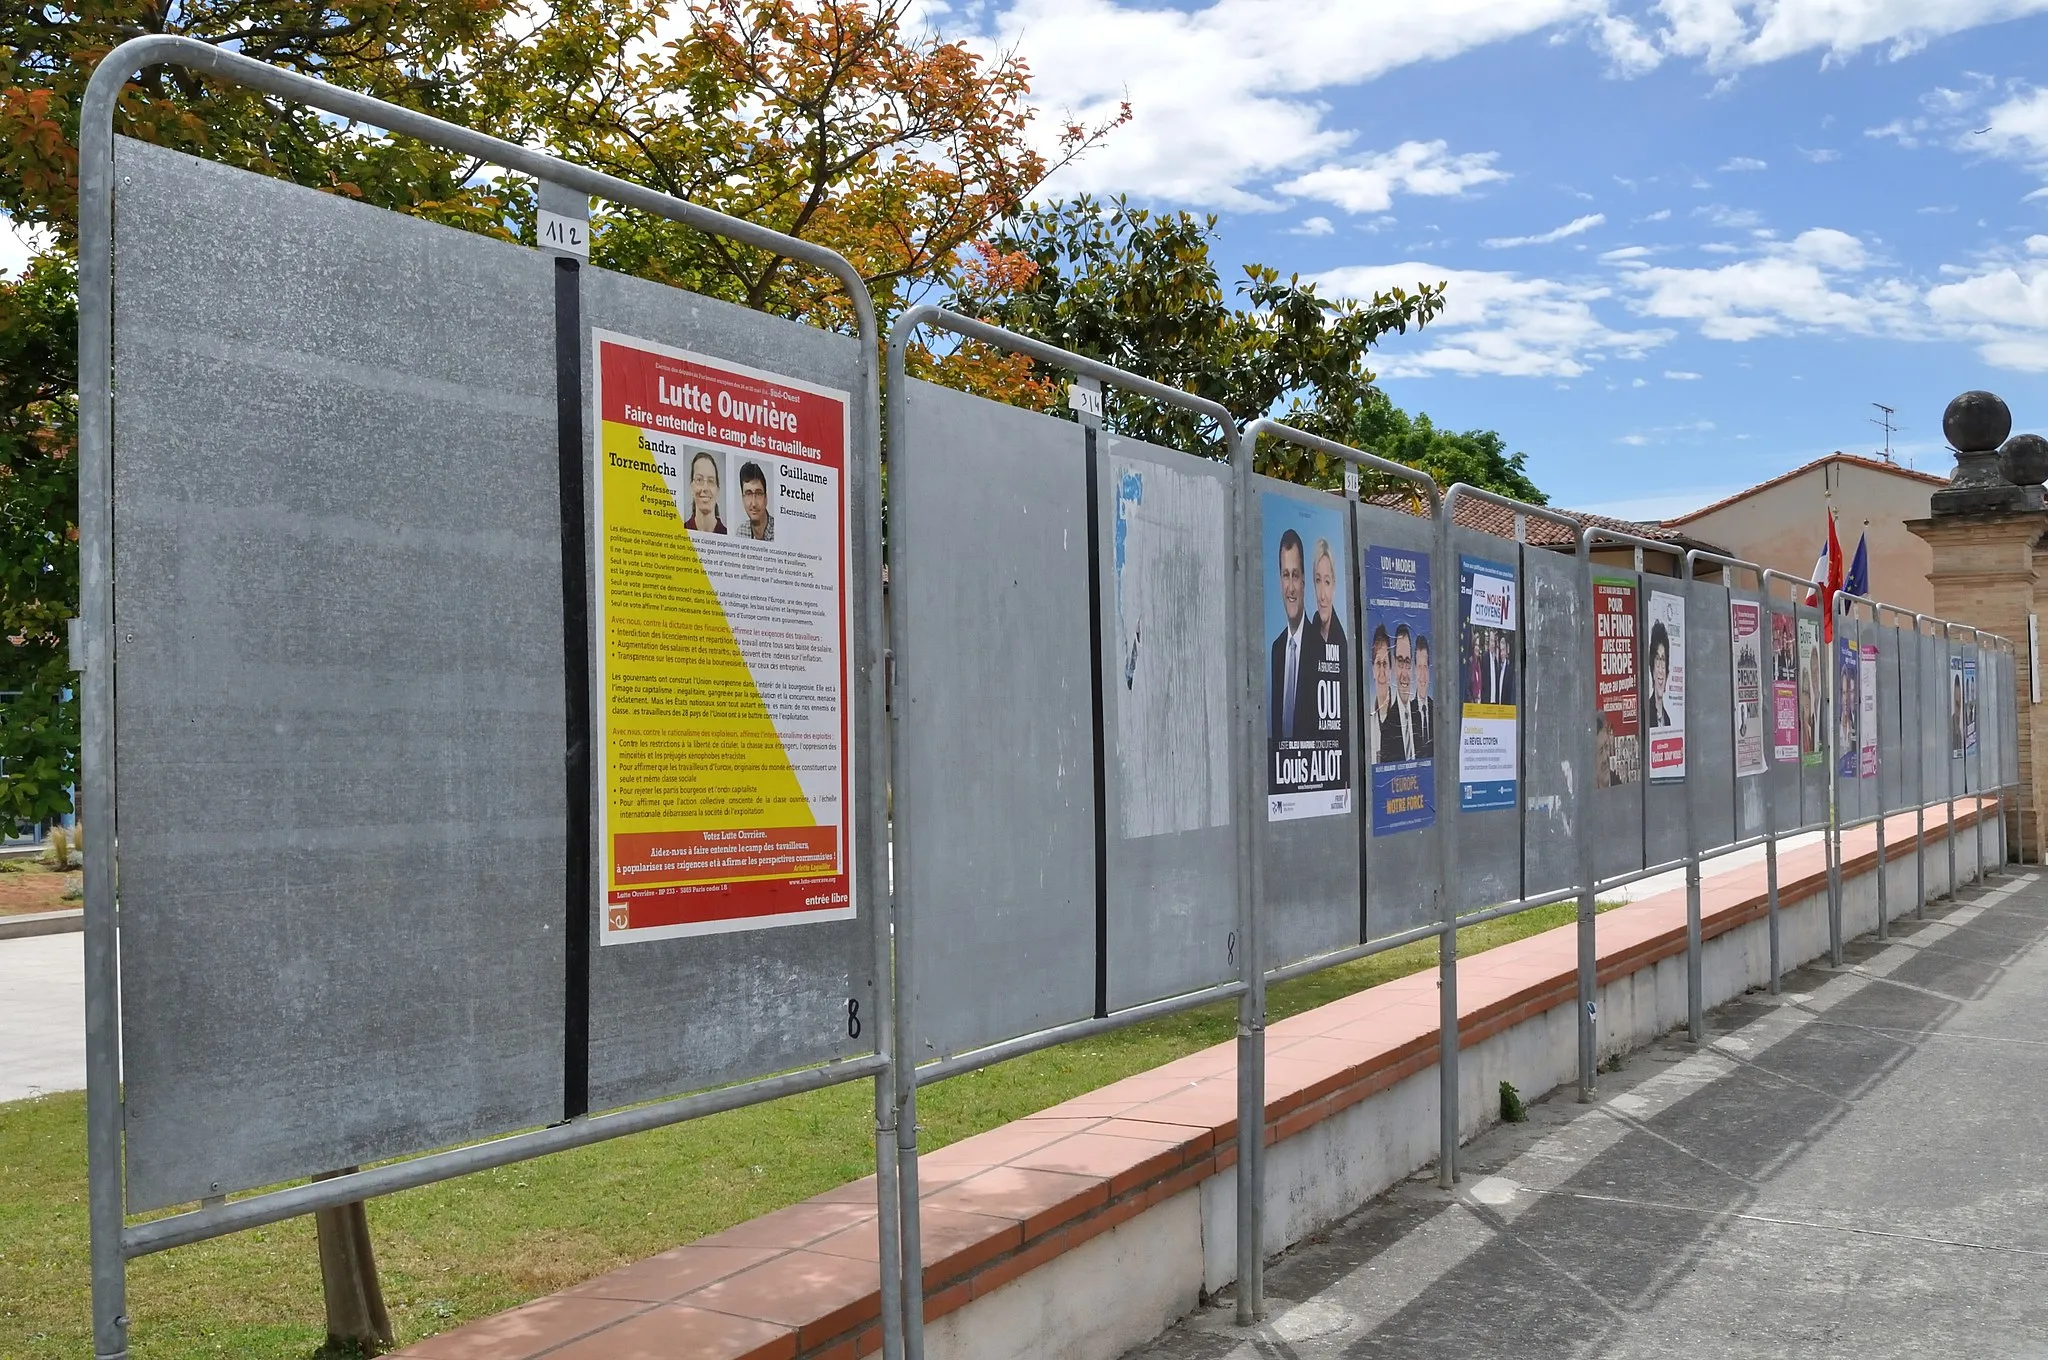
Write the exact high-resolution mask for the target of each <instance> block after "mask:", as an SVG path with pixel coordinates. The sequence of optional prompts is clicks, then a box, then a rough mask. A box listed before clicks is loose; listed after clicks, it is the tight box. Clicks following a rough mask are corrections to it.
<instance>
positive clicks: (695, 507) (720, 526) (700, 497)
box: [683, 453, 725, 534]
mask: <svg viewBox="0 0 2048 1360" xmlns="http://www.w3.org/2000/svg"><path fill="white" fill-rule="evenodd" d="M683 523H684V524H685V525H687V526H689V527H690V528H692V529H694V530H696V531H697V532H698V533H700V534H722V533H724V532H725V521H724V520H722V519H720V518H719V517H718V460H717V459H716V458H713V457H712V456H711V455H710V454H708V453H699V454H698V455H697V456H696V457H695V458H692V459H691V460H690V516H689V518H688V519H686V520H684V521H683Z"/></svg>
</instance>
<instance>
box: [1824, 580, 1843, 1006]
mask: <svg viewBox="0 0 2048 1360" xmlns="http://www.w3.org/2000/svg"><path fill="white" fill-rule="evenodd" d="M1827 608H1828V624H1829V626H1828V628H1827V629H1826V630H1825V631H1826V635H1827V640H1826V653H1827V655H1826V661H1827V680H1828V684H1827V690H1828V693H1827V700H1826V710H1827V724H1828V825H1827V846H1828V849H1827V860H1828V962H1829V963H1830V964H1832V965H1833V966H1834V967H1836V968H1840V967H1841V966H1842V797H1841V794H1842V769H1841V766H1842V753H1841V745H1842V732H1841V721H1840V718H1841V715H1840V714H1838V713H1836V712H1835V706H1836V704H1837V702H1838V701H1839V700H1840V697H1841V696H1840V695H1839V693H1838V692H1837V687H1838V686H1839V684H1840V677H1839V676H1837V675H1836V674H1835V670H1836V653H1837V652H1839V651H1840V650H1841V645H1842V640H1841V638H1840V637H1839V636H1838V635H1836V628H1835V625H1836V624H1837V622H1838V621H1839V620H1840V618H1841V614H1842V607H1841V602H1840V601H1839V600H1829V601H1828V606H1827Z"/></svg>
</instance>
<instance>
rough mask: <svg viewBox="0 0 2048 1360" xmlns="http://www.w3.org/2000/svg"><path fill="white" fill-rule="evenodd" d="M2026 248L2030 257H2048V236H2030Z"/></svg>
mask: <svg viewBox="0 0 2048 1360" xmlns="http://www.w3.org/2000/svg"><path fill="white" fill-rule="evenodd" d="M2026 246H2027V254H2029V255H2048V236H2029V237H2028V238H2027V241H2026Z"/></svg>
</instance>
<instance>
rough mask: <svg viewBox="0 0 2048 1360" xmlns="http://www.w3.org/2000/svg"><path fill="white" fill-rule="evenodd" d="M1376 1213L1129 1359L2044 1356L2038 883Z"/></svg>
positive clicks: (1866, 944)
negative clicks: (1258, 1297)
mask: <svg viewBox="0 0 2048 1360" xmlns="http://www.w3.org/2000/svg"><path fill="white" fill-rule="evenodd" d="M1709 1028H1710V1030H1711V1034H1710V1040H1711V1042H1710V1043H1709V1044H1708V1045H1707V1046H1706V1047H1704V1048H1702V1049H1699V1050H1695V1049H1694V1048H1693V1046H1692V1045H1691V1044H1689V1043H1686V1042H1684V1041H1683V1039H1682V1037H1681V1038H1677V1039H1670V1040H1666V1041H1665V1042H1663V1043H1662V1044H1660V1045H1658V1046H1656V1047H1653V1048H1651V1049H1648V1050H1645V1051H1642V1052H1638V1053H1636V1054H1634V1055H1632V1056H1630V1057H1629V1059H1628V1060H1627V1062H1626V1065H1625V1067H1624V1070H1623V1071H1622V1072H1620V1073H1618V1074H1614V1075H1611V1076H1603V1078H1602V1086H1601V1090H1600V1093H1599V1096H1598V1098H1597V1101H1596V1103H1595V1104H1593V1105H1590V1106H1587V1105H1579V1104H1578V1103H1576V1102H1575V1101H1574V1100H1573V1099H1572V1095H1571V1092H1570V1090H1569V1089H1566V1090H1562V1091H1560V1092H1558V1093H1557V1094H1556V1095H1555V1096H1553V1097H1552V1098H1551V1099H1549V1100H1547V1101H1544V1102H1541V1103H1539V1104H1535V1105H1532V1106H1531V1107H1530V1120H1529V1122H1528V1123H1526V1124H1520V1125H1505V1126H1501V1127H1498V1128H1496V1129H1494V1130H1493V1131H1492V1132H1490V1133H1488V1134H1486V1135H1484V1136H1483V1137H1481V1138H1480V1139H1478V1140H1477V1141H1476V1142H1475V1143H1474V1144H1473V1145H1472V1146H1471V1147H1469V1148H1468V1149H1467V1150H1466V1160H1465V1163H1464V1166H1463V1177H1462V1180H1461V1183H1460V1185H1459V1187H1458V1189H1457V1191H1456V1192H1455V1194H1454V1195H1453V1194H1445V1193H1444V1192H1441V1191H1439V1190H1437V1189H1436V1188H1435V1184H1434V1179H1433V1176H1431V1177H1428V1178H1422V1179H1417V1180H1414V1181H1410V1182H1408V1183H1406V1184H1404V1185H1402V1186H1400V1187H1398V1188H1397V1189H1395V1190H1393V1191H1391V1192H1389V1193H1388V1194H1386V1195H1384V1196H1382V1197H1380V1198H1379V1199H1377V1200H1374V1201H1373V1202H1372V1203H1370V1204H1368V1205H1367V1206H1366V1207H1365V1208H1363V1209H1362V1210H1360V1211H1359V1212H1358V1213H1357V1214H1355V1215H1354V1216H1353V1217H1352V1218H1351V1219H1350V1220H1348V1221H1347V1222H1345V1223H1344V1224H1343V1225H1342V1226H1341V1227H1340V1228H1338V1229H1337V1230H1335V1231H1334V1232H1332V1233H1331V1234H1329V1235H1328V1236H1327V1237H1326V1238H1324V1239H1321V1240H1318V1241H1316V1242H1313V1243H1310V1244H1308V1245H1305V1246H1303V1247H1300V1248H1297V1249H1296V1250H1294V1251H1292V1252H1290V1253H1288V1255H1287V1256H1286V1257H1284V1258H1283V1259H1282V1260H1280V1261H1279V1262H1277V1263H1275V1264H1274V1265H1273V1266H1271V1267H1270V1268H1269V1269H1268V1271H1267V1277H1266V1278H1267V1295H1268V1304H1269V1319H1268V1321H1267V1322H1266V1323H1264V1324H1262V1325H1261V1326H1260V1327H1259V1328H1258V1329H1256V1330H1255V1331H1250V1332H1247V1331H1244V1330H1240V1329H1238V1328H1235V1327H1233V1326H1232V1325H1230V1324H1231V1317H1232V1308H1233V1303H1232V1301H1231V1299H1230V1298H1229V1297H1228V1295H1227V1294H1226V1295H1225V1296H1223V1297H1221V1298H1219V1299H1218V1300H1217V1301H1216V1303H1215V1304H1214V1306H1211V1307H1209V1308H1205V1309H1204V1310H1202V1311H1201V1312H1199V1313H1197V1314H1196V1315H1195V1316H1193V1317H1191V1318H1189V1319H1188V1320H1187V1321H1186V1322H1184V1323H1183V1324H1182V1325H1181V1326H1179V1327H1177V1328H1175V1329H1174V1330H1173V1331H1172V1332H1170V1333H1168V1334H1167V1335H1166V1336H1164V1337H1162V1338H1161V1339H1160V1340H1159V1341H1157V1342H1155V1343H1153V1344H1152V1345H1151V1346H1148V1347H1145V1348H1142V1349H1141V1350H1139V1351H1137V1352H1134V1353H1133V1356H1134V1357H1144V1358H1145V1360H1166V1358H1167V1357H1173V1358H1174V1360H1218V1358H1220V1357H1231V1360H1249V1358H1250V1357H1255V1356H1256V1357H1287V1358H1288V1360H1334V1358H1335V1357H1340V1356H1341V1357H1363V1356H1402V1357H1409V1356H1414V1357H1436V1356H1444V1357H1463V1356H1490V1355H1502V1356H1515V1357H1518V1358H1519V1360H1547V1358H1548V1357H1564V1356H1575V1357H1582V1356H1599V1357H1643V1358H1644V1360H1671V1357H1674V1356H1686V1357H1697V1356H1726V1357H1737V1356H1740V1357H1751V1356H1760V1355H1782V1356H1810V1355H1843V1356H1856V1357H1873V1356H1902V1357H1903V1356H1926V1355H1965V1354H1978V1355H1997V1356H2048V1138H2044V1137H2043V1135H2042V1132H2041V1130H2042V1127H2043V1115H2042V1102H2043V1099H2044V1097H2048V879H2044V878H2042V877H2041V876H2040V875H2037V874H2034V873H2025V874H2019V875H2006V876H2001V877H2000V878H1997V879H1994V880H1991V881H1990V883H1989V884H1987V885H1986V886H1985V887H1984V888H1983V889H1981V890H1969V889H1966V890H1965V891H1964V893H1963V894H1962V900H1961V901H1960V902H1959V903H1957V904H1955V905H1954V907H1953V908H1950V907H1949V904H1946V903H1943V904H1940V905H1939V907H1938V908H1930V909H1929V919H1928V920H1927V921H1926V922H1924V923H1921V922H1913V921H1904V922H1900V923H1898V924H1897V925H1896V926H1895V935H1894V939H1893V942H1892V943H1891V944H1889V945H1879V944H1878V943H1877V942H1876V941H1874V940H1870V939H1867V938H1866V939H1863V940H1859V941H1856V942H1854V943H1853V944H1852V945H1851V947H1850V950H1849V966H1848V967H1847V968H1845V969H1843V970H1841V971H1835V970H1830V969H1826V968H1820V969H1808V970H1803V971H1801V972H1799V973H1795V974H1793V975H1791V976H1790V977H1788V978H1787V980H1786V986H1785V992H1784V995H1782V996H1780V997H1775V998H1773V997H1770V996H1767V995H1764V994H1762V993H1752V994H1750V996H1748V997H1746V998H1745V999H1744V1000H1742V1001H1740V1002H1737V1003H1735V1004H1733V1005H1730V1006H1728V1007H1724V1008H1723V1009H1721V1010H1720V1011H1717V1012H1714V1013H1713V1014H1712V1015H1711V1016H1710V1017H1709Z"/></svg>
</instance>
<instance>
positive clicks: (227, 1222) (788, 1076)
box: [121, 1053, 889, 1258]
mask: <svg viewBox="0 0 2048 1360" xmlns="http://www.w3.org/2000/svg"><path fill="white" fill-rule="evenodd" d="M888 1070H889V1060H888V1059H886V1058H884V1057H882V1056H881V1055H880V1054H875V1053H870V1054H866V1055H864V1056H862V1057H858V1058H848V1059H846V1060H845V1061H843V1062H836V1063H828V1064H826V1065H825V1066H823V1067H811V1068H806V1069H804V1070H803V1071H801V1072H783V1073H779V1074H777V1075H775V1076H772V1077H766V1078H763V1079H762V1080H760V1081H748V1082H742V1083H740V1084H739V1085H737V1086H721V1087H720V1088H718V1089H717V1090H715V1091H701V1092H699V1093H697V1094H696V1095H688V1096H679V1097H677V1098H676V1099H674V1100H664V1101H660V1102H658V1103H656V1104H653V1105H640V1106H636V1107H634V1108H632V1109H629V1110H615V1111H613V1112H611V1113H609V1114H600V1115H592V1116H590V1117H589V1118H587V1119H577V1120H572V1121H570V1122H569V1123H567V1124H552V1125H550V1126H548V1127H547V1128H544V1129H533V1130H531V1131H529V1132H526V1133H515V1134H512V1135H510V1136H508V1137H505V1138H494V1139H492V1140H491V1141H490V1142H488V1143H473V1144H471V1145H470V1146H468V1147H459V1148H450V1149H449V1150H448V1151H446V1152H431V1153H428V1154H427V1155H426V1156H424V1157H410V1158H407V1159H406V1160H405V1161H402V1162H392V1163H390V1164H388V1165H385V1166H377V1167H371V1168H370V1169H369V1170H367V1171H352V1172H350V1173H349V1174H347V1175H345V1176H336V1177H334V1178H333V1179H331V1180H324V1181H313V1182H310V1183H308V1184H306V1185H295V1186H292V1187H291V1188H290V1189H288V1190H272V1191H270V1192H268V1193H266V1194H260V1195H250V1196H249V1197H247V1198H246V1199H235V1200H229V1201H228V1202H227V1203H225V1204H215V1205H212V1206H210V1207H207V1208H203V1209H194V1210H191V1211H189V1212H187V1213H182V1214H173V1215H172V1216H171V1217H169V1218H158V1219H152V1220H150V1221H149V1222H147V1223H137V1224H132V1225H130V1226H129V1227H128V1228H126V1229H125V1230H123V1232H122V1234H121V1250H122V1253H123V1254H124V1255H126V1256H128V1257H130V1258H133V1257H137V1256H147V1255H149V1254H150V1253H152V1252H158V1251H168V1250H170V1249H171V1248H172V1247H184V1246H190V1245H191V1244H192V1243H194V1242H204V1241H206V1240H207V1239H208V1238H211V1237H221V1236H224V1235H226V1234H228V1233H232V1232H241V1231H242V1230H243V1229H245V1228H260V1227H262V1226H263V1225H264V1224H266V1223H281V1222H283V1221H284V1220H285V1219H287V1218H297V1217H299V1216H300V1215H301V1214H309V1213H312V1212H313V1211H314V1210H315V1209H329V1208H332V1207H334V1206H335V1205H337V1204H348V1203H351V1202H352V1201H355V1200H359V1199H374V1198H376V1197H377V1196H379V1195H389V1194H393V1193H395V1192H397V1191H400V1190H413V1189H417V1188H418V1187H420V1186H422V1185H431V1184H433V1183H434V1182H435V1181H444V1180H448V1179H450V1178H452V1177H455V1176H466V1175H469V1174H470V1173H471V1172H475V1171H489V1170H491V1169H492V1168H493V1167H500V1166H509V1165H511V1164H512V1163H514V1162H523V1161H528V1160H530V1159H532V1158H534V1157H540V1156H544V1155H546V1154H547V1153H550V1152H566V1151H568V1150H569V1149H570V1148H579V1147H588V1146H589V1145H590V1144H592V1143H602V1142H604V1141H605V1140H607V1139H610V1138H621V1137H624V1136H625V1135H627V1134H631V1133H646V1132H648V1131H649V1130H651V1129H661V1128H667V1127H668V1126H669V1125H671V1124H681V1123H685V1122H687V1121H688V1120H692V1119H702V1118H704V1117H705V1116H706V1115H714V1114H723V1113H724V1112H725V1111H727V1110H736V1109H739V1108H740V1107H741V1106H743V1105H754V1104H758V1103H759V1102H761V1101H764V1100H776V1099H779V1098H781V1097H783V1096H794V1095H802V1094H803V1093H805V1092H807V1091H821V1090H824V1089H825V1088H826V1087H828V1086H838V1085H841V1084H843V1083H845V1082H849V1081H858V1080H860V1079H861V1078H862V1077H874V1076H880V1075H882V1074H883V1073H885V1072H887V1071H888Z"/></svg>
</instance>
